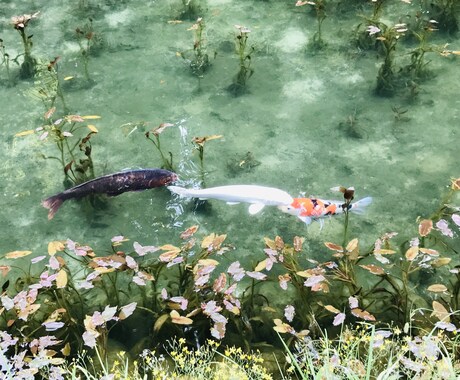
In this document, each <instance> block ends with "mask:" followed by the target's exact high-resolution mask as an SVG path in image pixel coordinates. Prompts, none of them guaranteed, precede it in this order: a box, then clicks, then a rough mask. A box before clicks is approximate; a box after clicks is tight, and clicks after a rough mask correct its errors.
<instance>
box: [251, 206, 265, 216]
mask: <svg viewBox="0 0 460 380" xmlns="http://www.w3.org/2000/svg"><path fill="white" fill-rule="evenodd" d="M264 207H265V205H264V204H263V203H253V204H252V205H250V206H249V213H250V214H251V215H255V214H257V213H259V212H261V211H262V209H263V208H264Z"/></svg>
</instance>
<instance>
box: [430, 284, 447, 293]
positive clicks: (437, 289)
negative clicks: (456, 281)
mask: <svg viewBox="0 0 460 380" xmlns="http://www.w3.org/2000/svg"><path fill="white" fill-rule="evenodd" d="M426 290H428V291H429V292H433V293H442V292H446V291H447V287H446V286H445V285H443V284H433V285H430V286H429V287H428V288H427V289H426Z"/></svg>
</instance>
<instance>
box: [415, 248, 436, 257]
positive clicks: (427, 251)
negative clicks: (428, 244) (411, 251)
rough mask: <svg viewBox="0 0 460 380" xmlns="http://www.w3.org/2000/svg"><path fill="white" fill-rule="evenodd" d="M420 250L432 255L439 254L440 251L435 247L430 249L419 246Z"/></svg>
mask: <svg viewBox="0 0 460 380" xmlns="http://www.w3.org/2000/svg"><path fill="white" fill-rule="evenodd" d="M419 250H420V252H422V253H424V254H426V255H431V256H439V252H438V251H436V250H435V249H430V248H419Z"/></svg>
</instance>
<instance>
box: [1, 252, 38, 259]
mask: <svg viewBox="0 0 460 380" xmlns="http://www.w3.org/2000/svg"><path fill="white" fill-rule="evenodd" d="M31 253H32V251H11V252H8V253H7V254H6V255H5V258H6V259H18V258H20V257H25V256H28V255H30V254H31Z"/></svg>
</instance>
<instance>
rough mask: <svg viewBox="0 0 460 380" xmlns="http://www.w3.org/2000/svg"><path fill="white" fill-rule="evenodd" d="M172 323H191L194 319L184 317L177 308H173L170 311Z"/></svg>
mask: <svg viewBox="0 0 460 380" xmlns="http://www.w3.org/2000/svg"><path fill="white" fill-rule="evenodd" d="M169 315H170V317H171V321H172V323H175V324H177V325H191V324H192V323H193V320H192V319H190V318H187V317H182V316H181V315H180V314H179V313H178V312H177V311H176V310H172V311H171V313H169Z"/></svg>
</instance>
